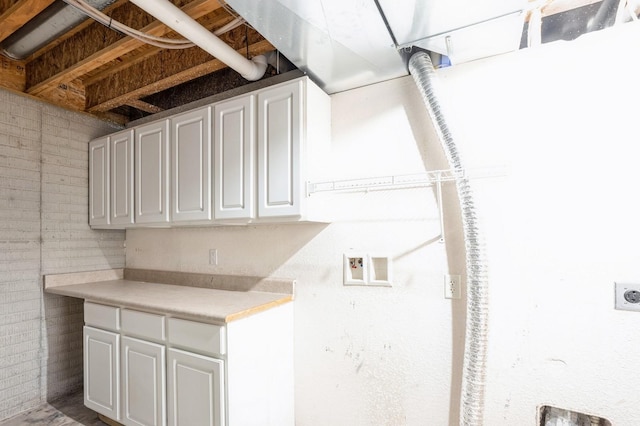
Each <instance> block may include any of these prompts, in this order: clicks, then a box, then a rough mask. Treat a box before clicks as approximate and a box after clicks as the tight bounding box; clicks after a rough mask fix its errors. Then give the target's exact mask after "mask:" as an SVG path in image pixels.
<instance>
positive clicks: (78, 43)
mask: <svg viewBox="0 0 640 426" xmlns="http://www.w3.org/2000/svg"><path fill="white" fill-rule="evenodd" d="M188 1H189V0H180V1H178V3H179V4H180V3H181V4H184V3H187V2H188ZM220 7H221V6H220V4H219V2H217V1H216V0H195V1H193V2H191V3H189V4H187V5H186V6H185V7H184V9H183V10H185V12H187V13H195V14H196V15H195V16H201V15H202V14H206V13H209V12H210V11H211V10H214V9H218V8H220ZM110 16H111V17H112V18H113V19H115V20H118V21H120V22H122V23H124V24H126V25H129V26H131V27H134V28H142V29H143V30H144V31H148V32H150V33H151V34H153V35H165V34H167V33H169V32H170V31H171V30H170V29H169V28H167V27H166V26H165V25H164V24H162V23H160V22H157V21H155V19H154V18H153V17H152V16H151V15H149V14H147V13H146V12H143V11H141V10H140V9H139V8H137V7H136V6H134V5H133V4H132V3H125V4H123V5H122V6H121V7H120V8H117V9H115V10H113V11H112V13H111V14H110ZM143 45H144V43H142V42H140V41H138V40H135V39H131V38H129V37H125V36H123V35H121V34H120V33H117V32H115V31H113V30H111V29H109V28H107V27H105V26H103V25H101V24H98V23H93V24H92V25H91V26H89V27H88V28H86V29H85V30H84V31H81V32H78V33H77V34H75V35H74V36H73V37H70V38H69V39H67V40H65V41H64V42H63V43H60V44H59V45H58V46H56V47H55V48H54V49H51V50H49V51H47V52H45V53H44V54H42V55H41V56H39V57H37V58H34V59H33V60H32V61H30V62H29V63H28V65H27V90H28V92H29V93H31V94H34V95H38V94H39V93H42V92H44V91H46V90H49V89H53V88H55V87H56V86H57V85H59V84H60V83H64V82H65V81H71V80H73V79H75V78H78V77H80V76H82V75H83V74H86V73H87V72H90V71H91V70H93V69H96V68H97V67H100V66H102V65H104V64H106V63H109V62H110V61H112V60H115V59H117V58H118V57H120V56H122V55H123V54H125V53H127V52H130V51H132V50H134V49H137V48H140V46H143Z"/></svg>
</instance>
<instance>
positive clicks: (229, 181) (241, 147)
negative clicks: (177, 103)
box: [213, 95, 256, 219]
mask: <svg viewBox="0 0 640 426" xmlns="http://www.w3.org/2000/svg"><path fill="white" fill-rule="evenodd" d="M255 119H256V117H255V96H253V95H249V96H242V97H238V98H235V99H232V100H230V101H226V102H222V103H219V104H216V105H215V106H214V120H213V129H214V133H215V137H214V156H213V158H214V170H215V179H214V182H215V188H214V218H215V219H252V218H253V217H254V215H255V213H254V210H255V209H254V205H255V203H254V201H253V200H254V198H255V184H254V180H255V172H254V170H255V128H256V126H255Z"/></svg>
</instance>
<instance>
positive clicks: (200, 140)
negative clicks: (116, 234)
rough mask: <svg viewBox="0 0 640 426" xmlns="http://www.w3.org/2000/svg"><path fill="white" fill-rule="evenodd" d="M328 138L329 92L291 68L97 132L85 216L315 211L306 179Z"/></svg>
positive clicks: (291, 216)
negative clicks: (281, 77)
mask: <svg viewBox="0 0 640 426" xmlns="http://www.w3.org/2000/svg"><path fill="white" fill-rule="evenodd" d="M330 138H331V99H330V97H329V96H328V95H327V94H326V93H324V92H323V91H322V90H321V89H320V88H319V87H318V86H316V85H315V84H313V83H312V82H311V80H309V79H308V78H307V77H301V78H298V79H295V80H290V81H287V82H284V83H280V84H277V85H274V86H270V87H267V88H265V89H260V90H257V91H255V92H252V93H248V94H244V95H240V96H237V97H234V98H231V99H228V100H225V101H221V102H218V103H215V104H212V105H209V106H206V107H201V108H198V109H195V110H192V111H188V112H184V113H181V114H179V115H174V116H171V117H169V118H166V119H164V120H159V121H155V122H152V123H149V124H144V125H140V126H136V127H135V128H133V129H131V130H126V131H122V132H119V133H117V134H114V135H112V136H110V137H105V138H101V139H97V140H95V141H92V142H91V143H90V153H89V162H90V165H89V169H90V177H89V194H90V195H89V197H90V213H89V215H90V218H89V222H90V225H91V226H92V227H93V228H121V229H124V228H127V227H132V226H154V225H166V224H174V225H192V224H224V223H231V222H234V223H254V222H297V221H317V220H320V221H323V220H325V219H326V218H323V217H322V216H321V214H316V212H315V211H312V210H317V209H312V208H310V206H309V200H308V197H307V194H306V184H307V182H308V181H311V180H321V179H322V178H326V177H325V176H322V175H321V174H319V173H318V170H319V169H320V167H323V165H324V164H325V161H326V160H325V158H324V154H326V152H327V151H328V150H327V149H326V148H327V147H328V145H329V142H330ZM132 141H133V146H132ZM132 176H133V180H132ZM132 185H133V186H132ZM132 212H133V215H132Z"/></svg>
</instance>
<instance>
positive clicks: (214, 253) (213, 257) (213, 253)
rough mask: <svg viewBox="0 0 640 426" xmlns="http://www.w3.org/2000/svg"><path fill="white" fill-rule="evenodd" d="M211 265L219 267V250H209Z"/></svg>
mask: <svg viewBox="0 0 640 426" xmlns="http://www.w3.org/2000/svg"><path fill="white" fill-rule="evenodd" d="M209 265H213V266H216V265H218V250H217V249H211V250H209Z"/></svg>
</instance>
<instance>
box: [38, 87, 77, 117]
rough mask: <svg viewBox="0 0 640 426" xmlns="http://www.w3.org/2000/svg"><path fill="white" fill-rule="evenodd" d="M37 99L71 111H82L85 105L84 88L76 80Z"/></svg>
mask: <svg viewBox="0 0 640 426" xmlns="http://www.w3.org/2000/svg"><path fill="white" fill-rule="evenodd" d="M37 97H38V98H39V99H42V100H44V101H46V102H49V103H51V104H54V105H58V106H60V107H62V108H65V109H70V110H72V111H84V109H85V105H86V100H85V88H84V85H83V84H82V82H80V81H78V80H74V81H71V82H69V83H64V84H61V85H59V86H58V87H56V89H55V90H51V91H49V92H47V93H44V94H42V95H40V96H37Z"/></svg>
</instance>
